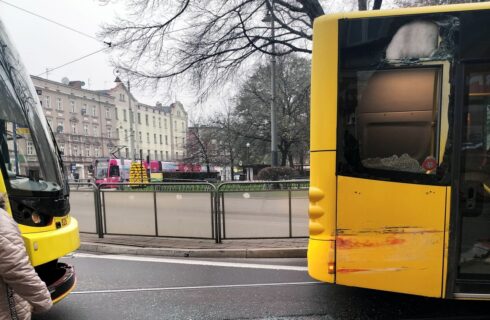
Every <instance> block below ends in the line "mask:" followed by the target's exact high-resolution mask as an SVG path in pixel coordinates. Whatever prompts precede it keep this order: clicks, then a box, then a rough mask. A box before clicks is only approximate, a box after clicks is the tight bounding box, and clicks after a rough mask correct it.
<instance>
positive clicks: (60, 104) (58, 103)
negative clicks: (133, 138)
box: [56, 98, 63, 111]
mask: <svg viewBox="0 0 490 320" xmlns="http://www.w3.org/2000/svg"><path fill="white" fill-rule="evenodd" d="M56 109H57V110H58V111H63V104H62V103H61V98H58V99H56Z"/></svg>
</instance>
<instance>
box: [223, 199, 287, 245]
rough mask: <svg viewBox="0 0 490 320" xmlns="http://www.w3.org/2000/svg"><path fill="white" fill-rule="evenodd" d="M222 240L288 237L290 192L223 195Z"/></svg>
mask: <svg viewBox="0 0 490 320" xmlns="http://www.w3.org/2000/svg"><path fill="white" fill-rule="evenodd" d="M223 207H224V208H222V211H223V212H224V215H223V218H222V219H223V221H222V222H223V228H224V233H223V238H227V239H231V238H269V237H271V238H274V237H278V238H279V237H289V201H288V192H287V191H266V192H251V191H249V192H229V193H225V194H224V206H223Z"/></svg>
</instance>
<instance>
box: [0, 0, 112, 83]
mask: <svg viewBox="0 0 490 320" xmlns="http://www.w3.org/2000/svg"><path fill="white" fill-rule="evenodd" d="M0 1H1V0H0ZM110 48H111V47H107V48H102V49H99V50H97V51H94V52H92V53H89V54H86V55H84V56H82V57H80V58H77V59H75V60H72V61H69V62H66V63H64V64H62V65H60V66H57V67H55V68H52V69H49V68H48V70H46V71H44V72H42V73H40V74H38V75H36V76H37V77H40V76H42V75H43V74H45V73H48V72H51V71H54V70H58V69H60V68H63V67H66V66H67V65H70V64H72V63H75V62H78V61H80V60H83V59H85V58H88V57H90V56H93V55H94V54H97V53H99V52H102V51H105V50H107V49H110Z"/></svg>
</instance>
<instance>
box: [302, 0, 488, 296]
mask: <svg viewBox="0 0 490 320" xmlns="http://www.w3.org/2000/svg"><path fill="white" fill-rule="evenodd" d="M488 21H490V3H475V4H461V5H448V6H437V7H421V8H411V9H398V10H382V11H370V12H353V13H342V14H337V15H330V16H324V17H320V18H318V19H317V20H316V21H315V24H314V32H313V58H312V84H311V153H310V156H311V177H310V183H311V185H310V190H309V199H310V204H309V218H310V222H309V233H310V239H309V246H308V270H309V274H310V275H311V276H312V277H313V278H316V279H318V280H321V281H324V282H330V283H337V284H341V285H348V286H356V287H363V288H372V289H378V290H385V291H392V292H401V293H408V294H414V295H422V296H429V297H439V298H451V299H490V28H488V27H487V25H488Z"/></svg>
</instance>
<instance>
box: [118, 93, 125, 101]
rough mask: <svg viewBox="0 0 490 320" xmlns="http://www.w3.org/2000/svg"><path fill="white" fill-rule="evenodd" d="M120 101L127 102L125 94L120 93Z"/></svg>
mask: <svg viewBox="0 0 490 320" xmlns="http://www.w3.org/2000/svg"><path fill="white" fill-rule="evenodd" d="M119 100H120V101H125V100H126V96H125V95H124V93H120V94H119Z"/></svg>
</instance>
